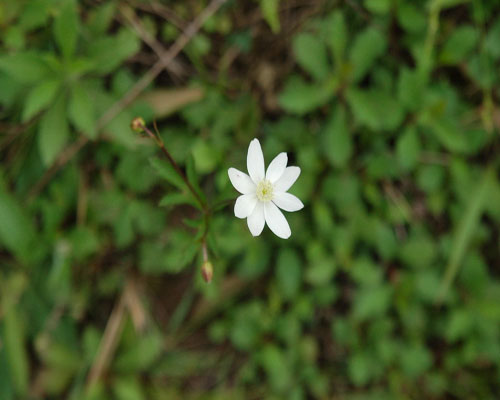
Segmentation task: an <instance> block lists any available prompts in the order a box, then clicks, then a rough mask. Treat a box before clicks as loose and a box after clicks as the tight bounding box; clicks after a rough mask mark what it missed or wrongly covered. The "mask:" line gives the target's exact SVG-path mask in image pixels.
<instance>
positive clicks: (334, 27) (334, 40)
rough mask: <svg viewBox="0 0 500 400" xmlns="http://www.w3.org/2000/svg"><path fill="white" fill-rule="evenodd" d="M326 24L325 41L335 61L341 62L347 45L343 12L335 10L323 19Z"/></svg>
mask: <svg viewBox="0 0 500 400" xmlns="http://www.w3.org/2000/svg"><path fill="white" fill-rule="evenodd" d="M325 23H326V25H327V35H328V36H327V43H328V45H329V46H330V47H331V49H332V52H333V57H334V58H335V62H337V63H341V62H342V60H343V59H344V52H345V48H346V45H347V37H348V33H347V26H346V23H345V18H344V14H343V13H342V11H341V10H336V11H334V12H333V13H332V14H330V16H329V17H328V18H327V20H326V21H325Z"/></svg>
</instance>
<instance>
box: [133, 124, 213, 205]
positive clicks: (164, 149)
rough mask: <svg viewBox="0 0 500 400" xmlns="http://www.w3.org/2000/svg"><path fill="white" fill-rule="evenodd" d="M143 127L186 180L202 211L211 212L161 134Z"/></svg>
mask: <svg viewBox="0 0 500 400" xmlns="http://www.w3.org/2000/svg"><path fill="white" fill-rule="evenodd" d="M141 128H142V129H143V130H144V132H146V133H147V134H148V136H149V137H150V138H151V139H153V140H154V141H155V143H156V144H157V145H158V147H159V148H160V150H161V151H162V152H163V154H164V155H165V157H167V160H168V161H169V162H170V164H172V167H174V169H175V172H177V175H179V176H180V177H181V179H182V180H183V181H184V183H185V184H186V186H187V187H188V189H189V190H190V192H191V193H192V194H193V196H194V197H195V199H196V201H197V202H198V203H199V204H200V206H201V208H202V211H203V214H207V213H208V212H209V210H208V207H207V205H206V203H205V202H204V201H203V200H202V198H201V197H200V195H199V194H198V192H197V191H196V190H195V189H194V187H193V185H191V183H190V182H189V180H188V178H187V177H186V175H185V174H184V172H182V169H181V168H180V167H179V165H178V164H177V163H176V162H175V160H174V158H173V157H172V156H171V155H170V153H169V152H168V150H167V148H166V147H165V144H164V143H163V140H162V139H161V137H160V135H155V134H154V133H153V132H151V130H150V129H149V128H148V127H147V126H145V125H143V124H141Z"/></svg>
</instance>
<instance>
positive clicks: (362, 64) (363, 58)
mask: <svg viewBox="0 0 500 400" xmlns="http://www.w3.org/2000/svg"><path fill="white" fill-rule="evenodd" d="M386 48H387V41H386V39H385V37H384V35H382V33H380V31H378V30H377V29H375V28H368V29H366V30H364V31H363V32H361V33H360V34H358V36H356V39H355V41H354V44H353V46H352V49H351V52H350V54H349V60H350V63H351V66H352V69H353V81H354V82H358V81H360V80H361V79H363V77H364V76H365V75H366V73H367V72H368V71H369V70H370V68H371V67H372V66H373V64H374V63H375V61H376V60H377V58H379V57H380V56H381V55H382V54H384V53H385V50H386Z"/></svg>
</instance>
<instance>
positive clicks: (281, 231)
mask: <svg viewBox="0 0 500 400" xmlns="http://www.w3.org/2000/svg"><path fill="white" fill-rule="evenodd" d="M264 216H265V217H266V223H267V226H269V229H271V230H272V231H273V233H274V234H275V235H276V236H278V237H280V238H282V239H288V238H289V237H290V235H291V234H292V232H291V231H290V225H288V222H287V220H286V218H285V216H284V215H283V213H282V212H281V211H280V210H279V208H278V207H276V205H275V204H274V203H273V202H272V201H269V202H267V203H265V204H264Z"/></svg>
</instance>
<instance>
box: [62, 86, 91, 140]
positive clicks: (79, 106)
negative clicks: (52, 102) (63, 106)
mask: <svg viewBox="0 0 500 400" xmlns="http://www.w3.org/2000/svg"><path fill="white" fill-rule="evenodd" d="M68 107H69V108H68V116H69V119H70V121H71V123H72V124H73V125H74V126H75V127H76V128H77V129H78V130H79V131H81V132H82V133H83V134H84V135H85V136H87V137H89V139H95V138H96V137H97V133H98V132H97V129H96V112H95V107H94V103H93V102H92V100H91V98H90V96H89V94H88V92H87V90H86V89H85V87H84V86H83V85H79V84H77V85H74V86H73V87H72V88H71V96H70V99H69V106H68Z"/></svg>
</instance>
